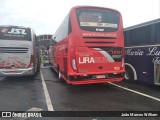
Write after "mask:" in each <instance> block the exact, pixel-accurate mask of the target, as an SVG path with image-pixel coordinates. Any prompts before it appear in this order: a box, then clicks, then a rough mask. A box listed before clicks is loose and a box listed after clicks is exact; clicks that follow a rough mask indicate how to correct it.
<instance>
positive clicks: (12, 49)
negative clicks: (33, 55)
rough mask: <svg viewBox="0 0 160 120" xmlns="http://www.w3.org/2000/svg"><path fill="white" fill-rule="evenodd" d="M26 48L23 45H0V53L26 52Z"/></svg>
mask: <svg viewBox="0 0 160 120" xmlns="http://www.w3.org/2000/svg"><path fill="white" fill-rule="evenodd" d="M27 52H28V48H24V47H0V53H27Z"/></svg>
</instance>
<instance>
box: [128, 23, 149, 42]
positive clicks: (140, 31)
mask: <svg viewBox="0 0 160 120" xmlns="http://www.w3.org/2000/svg"><path fill="white" fill-rule="evenodd" d="M125 36H126V35H125ZM125 39H126V37H125ZM128 40H129V44H130V45H145V44H150V43H151V26H144V27H140V28H136V29H132V30H129V31H128V33H127V41H128ZM125 41H126V40H125Z"/></svg>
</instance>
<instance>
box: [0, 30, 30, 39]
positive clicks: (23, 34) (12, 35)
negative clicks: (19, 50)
mask: <svg viewBox="0 0 160 120" xmlns="http://www.w3.org/2000/svg"><path fill="white" fill-rule="evenodd" d="M0 39H1V40H29V41H30V40H31V30H30V29H29V28H20V27H0Z"/></svg>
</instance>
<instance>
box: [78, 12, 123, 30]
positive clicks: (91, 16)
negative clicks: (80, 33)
mask: <svg viewBox="0 0 160 120" xmlns="http://www.w3.org/2000/svg"><path fill="white" fill-rule="evenodd" d="M76 14H77V18H78V22H79V26H80V29H82V30H87V31H94V32H115V31H117V30H118V26H119V18H120V17H119V16H120V14H119V13H118V12H115V11H111V10H93V9H77V11H76Z"/></svg>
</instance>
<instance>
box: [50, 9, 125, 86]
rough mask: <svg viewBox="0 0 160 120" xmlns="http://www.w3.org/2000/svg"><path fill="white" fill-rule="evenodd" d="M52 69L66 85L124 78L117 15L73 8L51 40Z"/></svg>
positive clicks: (120, 19)
mask: <svg viewBox="0 0 160 120" xmlns="http://www.w3.org/2000/svg"><path fill="white" fill-rule="evenodd" d="M52 45H53V47H52V54H53V59H52V68H53V69H54V70H55V71H56V72H57V73H58V76H59V79H61V78H63V79H64V80H65V81H66V82H67V83H68V84H90V83H104V82H113V81H121V80H123V79H124V72H125V69H124V36H123V25H122V17H121V14H120V13H119V12H118V11H116V10H113V9H109V8H102V7H93V6H76V7H73V8H72V9H71V10H70V12H69V14H68V15H67V16H66V18H65V19H64V20H63V22H62V24H61V25H60V26H59V28H58V29H57V31H56V32H55V34H54V35H53V40H52Z"/></svg>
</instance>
